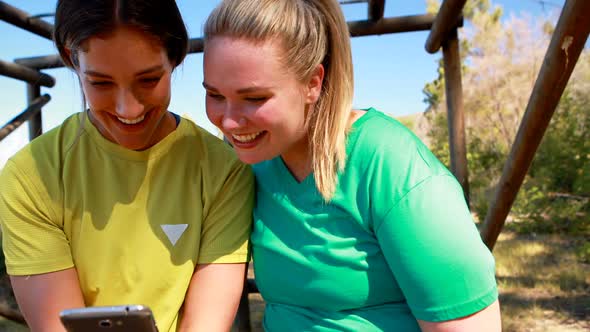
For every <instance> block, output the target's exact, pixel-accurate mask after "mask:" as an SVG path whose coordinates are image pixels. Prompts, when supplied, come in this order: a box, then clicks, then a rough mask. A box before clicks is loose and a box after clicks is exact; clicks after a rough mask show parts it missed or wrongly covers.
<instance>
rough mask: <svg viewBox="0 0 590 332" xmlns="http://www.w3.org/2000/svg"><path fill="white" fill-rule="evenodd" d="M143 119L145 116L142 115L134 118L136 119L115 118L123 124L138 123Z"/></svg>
mask: <svg viewBox="0 0 590 332" xmlns="http://www.w3.org/2000/svg"><path fill="white" fill-rule="evenodd" d="M144 118H145V114H143V115H142V116H140V117H139V118H136V119H123V118H120V117H117V119H119V121H121V122H123V123H125V124H136V123H140V122H141V121H143V119H144Z"/></svg>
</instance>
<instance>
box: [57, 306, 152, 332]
mask: <svg viewBox="0 0 590 332" xmlns="http://www.w3.org/2000/svg"><path fill="white" fill-rule="evenodd" d="M59 318H60V320H61V322H62V324H63V325H64V327H65V328H66V330H67V331H68V332H123V331H127V332H158V328H157V326H156V321H155V320H154V315H153V314H152V311H151V310H150V308H148V307H146V306H143V305H136V304H134V305H121V306H105V307H87V308H75V309H67V310H63V311H62V312H60V314H59Z"/></svg>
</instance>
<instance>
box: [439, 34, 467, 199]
mask: <svg viewBox="0 0 590 332" xmlns="http://www.w3.org/2000/svg"><path fill="white" fill-rule="evenodd" d="M443 62H444V70H445V89H446V97H447V98H446V99H447V119H448V124H449V125H448V126H449V148H450V154H451V171H452V172H453V174H454V175H455V177H456V178H457V180H458V181H459V183H460V184H461V187H462V188H463V194H464V195H465V200H466V202H467V204H468V205H469V174H468V169H467V148H466V143H465V116H464V114H463V87H462V84H461V56H460V54H459V39H458V37H457V29H456V28H455V29H453V30H452V31H451V33H450V34H449V37H448V39H447V40H446V41H445V43H444V44H443Z"/></svg>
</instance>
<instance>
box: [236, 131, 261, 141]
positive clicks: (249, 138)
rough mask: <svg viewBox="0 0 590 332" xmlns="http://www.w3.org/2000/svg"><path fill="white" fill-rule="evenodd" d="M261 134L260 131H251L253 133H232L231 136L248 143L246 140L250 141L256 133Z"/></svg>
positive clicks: (256, 135)
mask: <svg viewBox="0 0 590 332" xmlns="http://www.w3.org/2000/svg"><path fill="white" fill-rule="evenodd" d="M260 134H262V132H261V131H259V132H257V133H253V134H245V135H236V134H232V135H231V136H232V137H233V138H234V139H235V140H236V141H238V142H241V143H248V142H252V141H253V140H254V139H255V138H256V137H258V135H260Z"/></svg>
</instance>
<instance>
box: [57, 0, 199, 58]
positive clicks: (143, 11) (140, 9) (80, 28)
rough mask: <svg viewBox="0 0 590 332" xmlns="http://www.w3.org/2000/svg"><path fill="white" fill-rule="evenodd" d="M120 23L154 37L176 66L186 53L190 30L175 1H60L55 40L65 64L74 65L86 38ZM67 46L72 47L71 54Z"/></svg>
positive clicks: (113, 28) (105, 32) (106, 31)
mask: <svg viewBox="0 0 590 332" xmlns="http://www.w3.org/2000/svg"><path fill="white" fill-rule="evenodd" d="M119 26H126V27H133V28H136V29H139V30H140V31H144V32H146V33H147V34H149V35H151V36H153V37H155V38H156V39H157V40H159V41H160V42H161V43H162V46H163V47H164V48H165V49H166V51H167V54H168V59H169V60H170V62H171V63H172V64H173V65H174V66H178V65H179V64H180V63H181V62H182V60H183V59H184V57H185V56H186V53H187V51H188V33H187V31H186V27H185V26H184V22H183V20H182V16H181V15H180V11H179V10H178V7H177V6H176V2H175V1H174V0H59V1H58V2H57V8H56V10H55V30H54V33H53V39H54V42H55V46H56V47H57V49H58V51H59V54H60V56H61V58H62V60H63V61H64V63H65V64H66V66H68V67H70V68H74V67H75V66H77V65H78V63H77V62H78V61H77V50H79V48H80V47H81V46H82V43H83V42H84V41H86V40H87V39H88V38H90V37H93V36H97V35H101V34H108V33H110V32H112V31H114V30H115V29H116V28H117V27H119ZM66 49H70V50H72V52H71V53H72V54H71V57H70V56H69V55H68V52H67V51H66Z"/></svg>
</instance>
